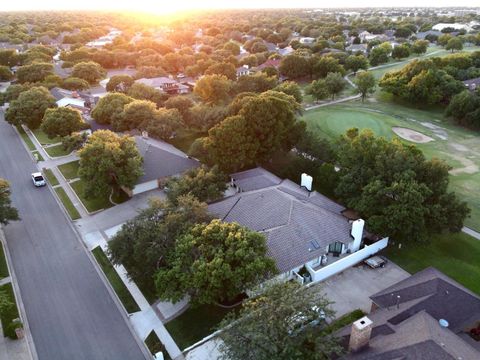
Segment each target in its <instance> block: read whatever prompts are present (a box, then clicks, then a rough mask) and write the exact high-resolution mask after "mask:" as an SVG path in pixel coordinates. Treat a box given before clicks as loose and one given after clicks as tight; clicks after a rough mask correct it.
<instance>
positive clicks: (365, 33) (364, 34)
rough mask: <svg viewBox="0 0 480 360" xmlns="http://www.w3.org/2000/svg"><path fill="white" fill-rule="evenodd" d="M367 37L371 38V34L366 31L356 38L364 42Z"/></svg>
mask: <svg viewBox="0 0 480 360" xmlns="http://www.w3.org/2000/svg"><path fill="white" fill-rule="evenodd" d="M367 36H372V34H371V33H369V32H368V31H366V30H365V31H362V32H361V33H360V34H358V37H359V38H360V40H361V41H365V40H366V38H367Z"/></svg>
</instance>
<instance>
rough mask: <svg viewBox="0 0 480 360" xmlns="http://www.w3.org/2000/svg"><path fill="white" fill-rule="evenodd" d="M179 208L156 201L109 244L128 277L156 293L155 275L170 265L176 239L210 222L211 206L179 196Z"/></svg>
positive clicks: (189, 196)
mask: <svg viewBox="0 0 480 360" xmlns="http://www.w3.org/2000/svg"><path fill="white" fill-rule="evenodd" d="M176 204H177V205H174V204H172V203H171V202H168V201H161V200H160V199H155V198H152V199H151V200H150V203H149V206H148V208H146V209H143V210H141V211H140V212H139V214H138V215H137V216H136V217H135V218H133V219H132V220H129V221H127V222H126V223H125V224H124V225H123V226H122V228H121V230H120V231H119V232H118V233H117V234H115V236H114V237H113V238H112V240H111V241H110V242H109V253H110V255H111V259H112V262H113V263H114V264H117V265H120V264H122V265H124V266H125V268H126V269H127V271H128V276H129V277H130V278H131V279H132V280H133V281H135V283H137V284H139V285H140V286H141V287H142V288H146V289H149V290H150V292H151V293H155V290H154V289H155V285H154V280H153V277H154V275H155V272H156V271H157V270H159V269H160V268H162V267H164V266H166V264H167V262H166V261H167V257H169V256H170V254H171V253H172V252H173V250H174V249H175V239H176V238H177V237H178V236H180V235H181V234H183V233H185V232H186V231H187V230H188V229H190V228H191V227H192V226H193V225H195V224H199V223H205V222H209V221H210V216H209V215H208V211H207V205H206V204H205V203H201V202H200V201H198V200H197V199H196V198H194V197H193V196H192V195H186V196H179V197H178V199H177V201H176Z"/></svg>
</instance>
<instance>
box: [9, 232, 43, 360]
mask: <svg viewBox="0 0 480 360" xmlns="http://www.w3.org/2000/svg"><path fill="white" fill-rule="evenodd" d="M0 246H3V251H4V253H5V257H6V260H7V268H8V272H9V274H10V279H11V283H12V286H13V291H14V293H15V302H16V303H17V308H18V312H19V315H20V320H21V321H22V324H23V329H24V330H25V340H26V342H27V349H28V352H29V354H30V358H31V359H32V360H38V355H37V350H36V349H35V343H34V342H33V337H32V333H31V332H30V326H29V324H28V319H27V313H26V311H25V307H24V305H23V300H22V294H21V291H20V287H19V286H18V283H17V277H16V275H15V270H14V269H13V266H12V265H11V264H12V258H11V256H10V251H9V249H8V245H7V241H6V238H5V234H4V232H3V227H2V225H0Z"/></svg>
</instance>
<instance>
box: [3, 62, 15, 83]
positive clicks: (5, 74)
mask: <svg viewBox="0 0 480 360" xmlns="http://www.w3.org/2000/svg"><path fill="white" fill-rule="evenodd" d="M12 78H13V74H12V72H11V71H10V68H9V67H8V66H3V65H0V81H10V80H12Z"/></svg>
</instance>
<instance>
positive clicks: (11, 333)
mask: <svg viewBox="0 0 480 360" xmlns="http://www.w3.org/2000/svg"><path fill="white" fill-rule="evenodd" d="M0 291H2V292H5V293H6V294H7V297H8V300H9V301H10V302H11V303H12V304H13V305H12V306H11V307H10V308H9V309H7V310H5V311H4V312H2V313H0V318H1V321H2V328H3V335H4V336H5V337H7V336H8V337H9V338H11V339H16V338H17V335H16V334H15V329H14V328H13V326H11V324H12V322H13V320H15V319H18V318H19V316H20V315H19V314H18V309H17V304H16V302H15V295H14V293H13V287H12V284H11V283H9V284H5V285H3V286H0Z"/></svg>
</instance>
